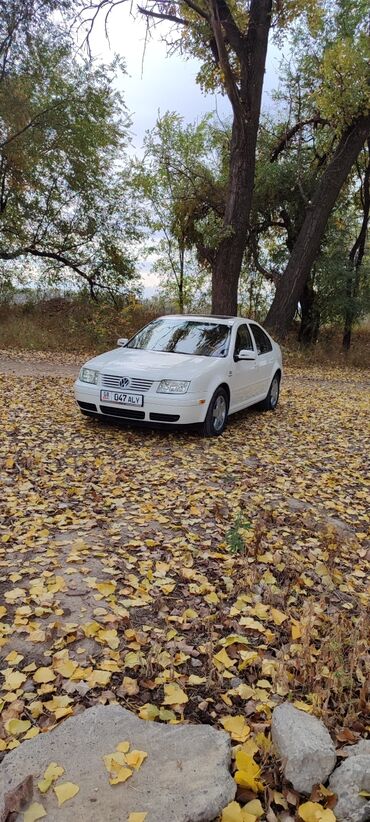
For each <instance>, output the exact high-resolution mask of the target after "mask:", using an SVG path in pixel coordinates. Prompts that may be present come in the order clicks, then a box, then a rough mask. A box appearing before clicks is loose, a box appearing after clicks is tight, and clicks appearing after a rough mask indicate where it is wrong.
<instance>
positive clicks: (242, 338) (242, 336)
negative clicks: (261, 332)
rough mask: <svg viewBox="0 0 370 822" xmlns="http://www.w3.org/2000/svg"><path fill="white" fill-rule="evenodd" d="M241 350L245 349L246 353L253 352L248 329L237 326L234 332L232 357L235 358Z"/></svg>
mask: <svg viewBox="0 0 370 822" xmlns="http://www.w3.org/2000/svg"><path fill="white" fill-rule="evenodd" d="M243 348H246V349H247V350H248V351H253V342H252V337H251V335H250V333H249V328H248V326H247V325H239V328H238V330H237V332H236V340H235V351H234V355H235V356H237V355H238V354H240V352H241V351H242V350H243Z"/></svg>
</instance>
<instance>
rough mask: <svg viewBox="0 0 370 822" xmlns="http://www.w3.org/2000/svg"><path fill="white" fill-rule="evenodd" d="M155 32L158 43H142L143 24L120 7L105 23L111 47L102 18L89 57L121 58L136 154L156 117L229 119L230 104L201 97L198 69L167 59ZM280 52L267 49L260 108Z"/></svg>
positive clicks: (273, 81)
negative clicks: (215, 115) (212, 114)
mask: <svg viewBox="0 0 370 822" xmlns="http://www.w3.org/2000/svg"><path fill="white" fill-rule="evenodd" d="M165 25H167V24H166V23H164V24H159V26H158V27H157V31H158V35H157V37H155V38H154V37H152V38H151V39H149V41H148V42H147V45H146V50H145V57H144V59H143V52H144V43H145V31H146V26H145V21H144V20H143V19H142V18H140V16H139V19H135V20H134V19H133V17H132V16H131V15H130V13H129V4H127V5H126V4H123V5H122V6H118V7H117V8H116V9H115V10H114V11H113V12H112V14H111V15H110V18H109V23H108V33H109V44H108V41H107V38H106V36H105V32H104V16H103V15H101V17H100V18H98V20H97V22H96V24H95V26H94V31H93V34H92V38H91V45H92V51H93V54H94V55H95V56H97V57H100V58H102V59H103V60H110V59H111V58H112V56H113V54H114V53H116V54H119V55H120V56H122V57H124V59H125V61H126V69H127V75H126V76H123V77H122V83H121V84H120V85H121V88H122V90H123V92H124V97H125V101H126V104H127V107H128V109H129V111H130V112H131V113H132V115H133V137H134V145H135V147H136V148H137V149H140V147H141V145H142V140H143V136H144V133H145V131H146V130H147V129H151V128H152V127H153V126H154V124H155V121H156V119H157V116H158V111H160V112H161V114H164V112H166V111H177V112H178V113H179V114H181V115H182V116H183V117H184V120H185V121H186V122H193V121H194V120H195V119H197V118H198V117H201V116H202V115H203V114H205V113H206V112H207V111H215V110H217V112H218V114H219V116H220V117H221V119H225V118H226V117H228V115H229V114H230V104H229V102H228V100H227V98H225V97H223V96H222V95H217V96H216V95H213V94H207V95H205V94H203V93H202V92H201V90H200V88H199V86H198V85H197V83H196V75H197V71H198V63H197V62H196V61H195V60H186V59H185V58H184V57H181V56H180V55H178V54H174V55H172V56H169V57H166V45H165V43H163V42H161V40H160V32H162V31H164V29H163V26H165ZM280 56H281V55H280V52H279V51H278V50H277V49H276V48H275V47H274V46H271V45H270V48H269V59H268V65H267V71H266V76H265V83H264V101H263V104H264V107H265V108H268V107H269V105H270V103H271V91H272V89H273V88H274V87H275V86H276V78H277V68H278V62H279V59H280Z"/></svg>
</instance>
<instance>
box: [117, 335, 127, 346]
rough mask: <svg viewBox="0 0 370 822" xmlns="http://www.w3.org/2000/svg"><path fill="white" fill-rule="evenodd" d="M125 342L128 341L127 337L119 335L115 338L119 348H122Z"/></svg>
mask: <svg viewBox="0 0 370 822" xmlns="http://www.w3.org/2000/svg"><path fill="white" fill-rule="evenodd" d="M126 343H128V337H119V339H118V340H117V345H118V347H119V348H124V346H125V345H126Z"/></svg>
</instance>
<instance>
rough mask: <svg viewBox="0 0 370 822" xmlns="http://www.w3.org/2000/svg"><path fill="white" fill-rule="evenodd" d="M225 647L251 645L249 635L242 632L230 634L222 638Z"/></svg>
mask: <svg viewBox="0 0 370 822" xmlns="http://www.w3.org/2000/svg"><path fill="white" fill-rule="evenodd" d="M222 645H223V646H224V648H229V646H230V645H249V640H248V639H247V637H245V636H242V634H229V636H227V637H226V639H224V640H222Z"/></svg>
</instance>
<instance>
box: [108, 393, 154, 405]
mask: <svg viewBox="0 0 370 822" xmlns="http://www.w3.org/2000/svg"><path fill="white" fill-rule="evenodd" d="M100 402H116V403H118V405H135V406H138V405H139V406H142V405H144V397H143V395H142V394H127V393H126V391H101V392H100Z"/></svg>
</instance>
